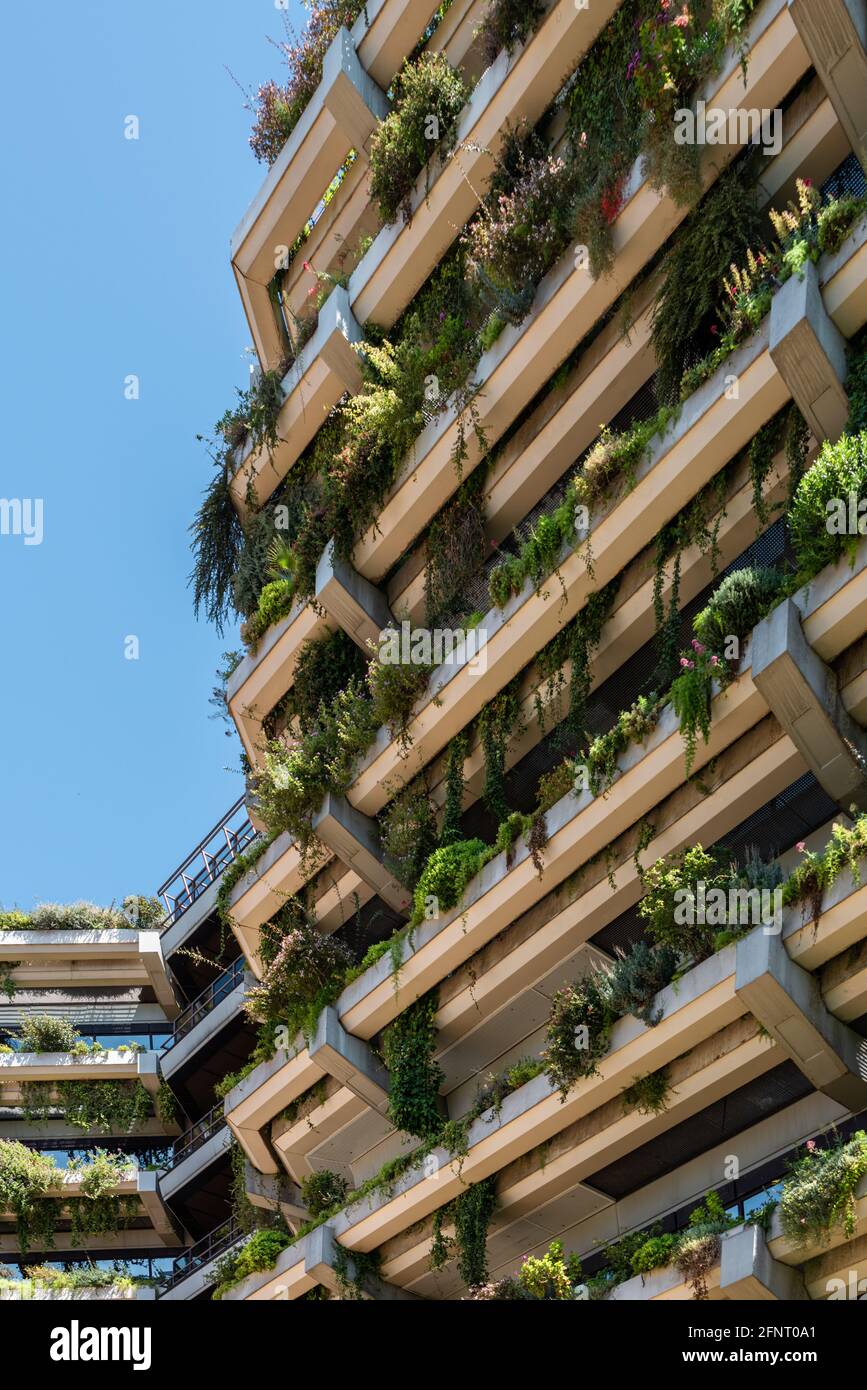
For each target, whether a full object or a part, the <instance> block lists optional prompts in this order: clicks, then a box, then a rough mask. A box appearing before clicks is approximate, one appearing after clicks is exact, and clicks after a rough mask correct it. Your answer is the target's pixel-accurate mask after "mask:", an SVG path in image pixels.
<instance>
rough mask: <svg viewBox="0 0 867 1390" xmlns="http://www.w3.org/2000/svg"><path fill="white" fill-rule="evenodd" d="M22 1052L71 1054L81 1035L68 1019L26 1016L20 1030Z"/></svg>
mask: <svg viewBox="0 0 867 1390" xmlns="http://www.w3.org/2000/svg"><path fill="white" fill-rule="evenodd" d="M19 1036H20V1040H21V1051H22V1052H71V1051H72V1049H73V1048H74V1047H75V1045H76V1043H78V1042H80V1041H81V1034H80V1033H79V1032H78V1029H77V1028H76V1027H75V1025H74V1024H72V1023H70V1021H69V1019H67V1018H54V1017H52V1016H51V1015H50V1014H25V1016H24V1018H23V1019H22V1022H21V1030H20V1034H19Z"/></svg>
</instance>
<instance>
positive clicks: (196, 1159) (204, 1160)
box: [160, 1125, 232, 1201]
mask: <svg viewBox="0 0 867 1390" xmlns="http://www.w3.org/2000/svg"><path fill="white" fill-rule="evenodd" d="M231 1143H232V1131H231V1130H230V1129H229V1127H228V1125H223V1126H221V1128H220V1129H218V1130H216V1131H215V1132H214V1133H213V1134H212V1135H211V1136H210V1138H209V1139H206V1140H205V1142H204V1143H203V1144H200V1145H199V1147H198V1148H197V1149H194V1150H193V1152H192V1153H190V1154H188V1155H187V1156H186V1157H185V1158H182V1159H181V1161H180V1163H177V1164H175V1166H174V1167H173V1168H168V1169H165V1170H163V1172H162V1173H161V1174H160V1192H161V1193H162V1195H163V1197H164V1198H165V1199H166V1201H171V1199H172V1198H173V1197H175V1196H176V1195H177V1194H178V1192H180V1191H181V1190H182V1189H183V1188H185V1187H187V1186H189V1184H190V1183H192V1182H197V1181H199V1179H200V1178H201V1176H202V1174H203V1173H204V1172H205V1171H206V1169H208V1168H209V1167H210V1166H211V1164H212V1163H216V1162H217V1161H218V1160H219V1159H221V1158H222V1157H223V1155H224V1154H225V1153H227V1152H228V1150H229V1147H230V1145H231Z"/></svg>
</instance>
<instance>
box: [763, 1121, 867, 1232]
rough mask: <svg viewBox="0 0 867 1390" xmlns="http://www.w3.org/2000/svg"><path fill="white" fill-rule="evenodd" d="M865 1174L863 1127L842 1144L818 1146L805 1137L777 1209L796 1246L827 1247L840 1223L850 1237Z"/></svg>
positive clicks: (866, 1141)
mask: <svg viewBox="0 0 867 1390" xmlns="http://www.w3.org/2000/svg"><path fill="white" fill-rule="evenodd" d="M865 1174H867V1133H865V1131H864V1130H861V1129H859V1130H858V1131H857V1133H855V1134H853V1135H852V1138H851V1139H849V1140H848V1141H847V1142H844V1143H837V1144H834V1145H833V1146H832V1147H831V1148H828V1149H820V1148H819V1147H818V1146H817V1145H816V1143H815V1141H814V1140H812V1139H810V1140H808V1141H807V1146H806V1149H805V1151H804V1153H803V1154H801V1155H800V1156H799V1157H798V1158H796V1159H795V1160H794V1161H793V1162H792V1164H791V1166H790V1168H789V1171H788V1173H787V1175H786V1178H785V1181H784V1183H783V1190H782V1193H781V1195H780V1203H779V1211H780V1220H781V1222H782V1226H783V1233H784V1235H786V1236H787V1237H788V1238H789V1240H792V1241H794V1242H795V1243H796V1244H797V1245H799V1246H800V1245H807V1244H810V1243H811V1242H812V1243H817V1244H820V1245H827V1243H828V1241H829V1239H830V1235H831V1232H832V1231H833V1230H834V1229H835V1228H836V1227H839V1226H842V1228H843V1232H844V1234H845V1236H846V1238H847V1240H850V1239H851V1238H852V1236H853V1235H854V1234H855V1226H856V1212H855V1193H856V1191H857V1189H858V1187H859V1185H860V1183H861V1181H862V1179H863V1178H864V1176H865Z"/></svg>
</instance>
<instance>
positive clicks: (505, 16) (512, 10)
mask: <svg viewBox="0 0 867 1390" xmlns="http://www.w3.org/2000/svg"><path fill="white" fill-rule="evenodd" d="M544 13H545V6H544V5H543V4H542V3H541V0H491V3H490V5H489V6H488V8H487V10H486V11H485V14H484V18H483V19H482V23H481V26H480V28H479V31H478V37H479V41H480V43H481V48H482V53H483V54H484V56H485V58H486V59H487V61H488V62H489V63H492V62H493V61H494V59H495V58H496V56H497V54H498V53H499V52H500V51H501V49H503V48H505V50H506V52H507V53H511V52H512V51H513V49H515V48H517V46H518V45H519V44H522V43H523V42H524V40H525V39H526V38H527V37H528V35H529V34H531V33H532V32H533V30H534V29H535V28H536V26H537V24H538V23H539V20H540V19H541V18H542V16H543V14H544Z"/></svg>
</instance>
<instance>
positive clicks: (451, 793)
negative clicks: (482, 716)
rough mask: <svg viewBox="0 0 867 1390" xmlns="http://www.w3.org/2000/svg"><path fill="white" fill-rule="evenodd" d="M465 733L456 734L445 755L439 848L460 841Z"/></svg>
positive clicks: (466, 741) (465, 748) (465, 747)
mask: <svg viewBox="0 0 867 1390" xmlns="http://www.w3.org/2000/svg"><path fill="white" fill-rule="evenodd" d="M467 745H468V740H467V734H466V732H465V731H464V732H463V733H460V734H456V735H455V737H454V738H453V739H452V741H451V743H450V744H449V747H448V753H447V755H446V800H445V806H444V808H443V819H442V825H441V826H440V836H439V844H440V848H444V847H445V846H447V845H453V844H456V843H458V842H460V841H461V840H462V838H463V836H462V833H461V816H462V815H463V810H464V785H465V784H464V763H465V762H466V757H467Z"/></svg>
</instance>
